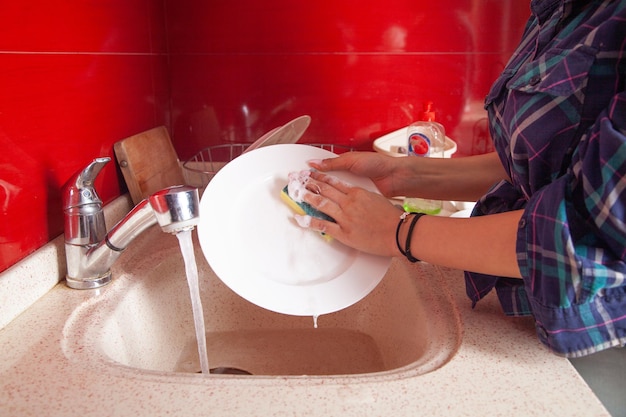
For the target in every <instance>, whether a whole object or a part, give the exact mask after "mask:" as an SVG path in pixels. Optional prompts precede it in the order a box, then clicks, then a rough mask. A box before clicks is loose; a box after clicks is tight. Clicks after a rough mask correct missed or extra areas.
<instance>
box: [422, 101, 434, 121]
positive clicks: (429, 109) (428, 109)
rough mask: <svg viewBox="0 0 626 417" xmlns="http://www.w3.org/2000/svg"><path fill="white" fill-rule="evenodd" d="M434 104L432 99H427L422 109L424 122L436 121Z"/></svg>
mask: <svg viewBox="0 0 626 417" xmlns="http://www.w3.org/2000/svg"><path fill="white" fill-rule="evenodd" d="M433 107H434V104H433V102H432V101H425V102H424V107H423V109H424V110H423V111H422V117H421V120H422V121H424V122H434V121H435V110H433Z"/></svg>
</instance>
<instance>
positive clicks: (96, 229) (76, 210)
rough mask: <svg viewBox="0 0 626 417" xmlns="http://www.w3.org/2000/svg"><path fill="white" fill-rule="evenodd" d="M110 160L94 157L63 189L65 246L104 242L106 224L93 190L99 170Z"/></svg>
mask: <svg viewBox="0 0 626 417" xmlns="http://www.w3.org/2000/svg"><path fill="white" fill-rule="evenodd" d="M110 160H111V158H109V157H103V158H96V159H94V160H93V161H92V162H91V163H89V165H87V166H86V167H85V168H84V169H83V170H82V171H79V172H78V173H76V174H75V175H74V176H73V177H72V178H70V180H69V181H68V182H67V183H66V184H65V186H64V188H63V211H64V212H65V243H66V245H79V246H84V245H94V244H96V243H98V242H100V241H101V240H102V239H104V236H105V235H106V224H105V221H104V212H103V211H102V200H100V197H98V194H97V193H96V190H95V188H94V187H93V183H94V180H95V179H96V176H98V173H99V172H100V170H102V168H103V167H104V166H105V165H106V164H107V163H108V162H109V161H110Z"/></svg>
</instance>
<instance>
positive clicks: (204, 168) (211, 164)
mask: <svg viewBox="0 0 626 417" xmlns="http://www.w3.org/2000/svg"><path fill="white" fill-rule="evenodd" d="M250 145H251V143H225V144H221V145H213V146H208V147H206V148H204V149H202V150H200V151H199V152H198V153H196V154H195V155H194V156H192V157H191V158H189V159H188V160H186V161H185V162H184V163H183V175H184V178H185V182H186V184H187V185H191V186H194V187H198V188H203V187H206V186H207V184H208V183H209V181H211V179H213V177H214V176H215V174H217V172H218V171H219V170H220V169H222V168H223V167H224V166H225V165H226V164H227V163H229V162H230V161H232V160H233V159H235V158H237V157H238V156H241V155H242V154H243V153H244V152H245V151H246V149H248V147H249V146H250ZM305 145H309V146H315V147H317V148H321V149H325V150H327V151H330V152H333V153H336V154H342V153H345V152H352V151H354V148H353V147H351V146H348V145H339V144H334V143H306V144H305ZM270 146H271V145H270Z"/></svg>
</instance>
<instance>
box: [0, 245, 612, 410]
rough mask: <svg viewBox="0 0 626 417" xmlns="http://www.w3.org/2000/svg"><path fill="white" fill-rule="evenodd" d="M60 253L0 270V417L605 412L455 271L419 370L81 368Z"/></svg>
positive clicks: (530, 332)
mask: <svg viewBox="0 0 626 417" xmlns="http://www.w3.org/2000/svg"><path fill="white" fill-rule="evenodd" d="M60 247H62V238H60V240H59V239H57V240H55V241H54V242H51V243H50V244H49V246H48V247H45V248H43V249H42V250H41V251H40V252H39V253H35V254H34V255H32V256H31V257H29V258H27V259H26V260H25V261H24V262H23V263H21V264H20V265H17V266H16V267H14V268H11V269H10V270H8V271H7V272H5V273H3V274H2V275H0V317H1V318H3V320H4V322H3V323H0V324H2V325H3V326H4V327H3V328H2V330H0V349H1V351H2V359H0V415H3V416H5V415H6V416H30V415H33V416H42V415H46V416H118V415H119V416H160V415H184V416H196V415H197V416H203V415H219V416H231V415H232V416H243V415H245V416H252V415H261V416H294V415H307V416H309V415H310V416H332V415H341V416H370V415H371V416H405V415H406V416H416V415H429V416H434V415H445V416H465V415H467V416H483V415H490V416H498V415H503V416H504V415H506V416H511V415H516V416H517V415H519V416H533V415H537V416H563V415H568V416H585V417H588V416H607V415H608V413H607V412H606V410H605V409H604V407H603V406H602V405H601V403H600V402H599V401H598V399H597V398H596V397H595V395H594V394H593V393H592V391H591V390H590V388H589V387H588V386H587V385H586V384H585V382H584V381H583V380H582V378H581V377H580V376H579V374H578V373H577V372H576V370H575V369H574V368H573V367H572V365H571V364H570V363H569V361H567V360H566V359H564V358H560V357H558V356H555V355H553V354H552V353H550V352H548V351H547V350H546V349H545V348H544V347H543V346H542V345H541V344H540V343H539V342H538V340H537V338H536V337H535V334H534V326H533V323H532V320H529V319H519V318H517V319H516V318H508V317H505V316H504V315H503V314H502V312H501V310H500V307H499V305H498V302H497V298H496V297H495V296H488V297H487V298H486V299H485V300H484V301H483V302H481V303H479V305H478V306H477V308H476V309H474V310H472V309H471V308H470V303H469V301H468V300H467V299H466V297H465V288H464V282H463V275H462V273H461V272H460V271H455V270H447V269H446V270H442V273H443V276H444V278H445V279H446V280H448V282H449V289H450V292H451V295H452V298H453V302H454V303H456V305H457V306H458V310H459V313H460V316H461V320H462V328H463V330H462V341H461V345H460V347H459V349H458V351H457V353H456V354H455V355H454V356H453V357H452V359H451V360H450V361H449V362H448V363H447V364H445V365H444V366H442V367H441V368H439V369H437V370H435V371H433V372H430V373H427V374H425V375H421V376H416V377H411V378H398V379H395V380H394V379H392V378H391V379H390V378H387V379H385V380H384V381H382V380H373V379H371V378H367V377H363V378H357V379H354V378H353V379H351V380H350V381H351V382H350V383H347V382H346V380H342V379H333V378H330V377H329V378H322V379H319V378H318V379H317V381H316V382H315V383H311V384H307V383H306V380H305V379H304V378H302V379H289V378H282V377H267V378H262V379H259V378H256V379H254V378H253V379H246V378H239V379H237V380H229V379H228V378H212V377H208V378H207V377H204V376H202V375H197V376H194V377H190V376H189V375H185V377H184V378H183V377H176V376H168V377H165V376H159V375H155V374H147V373H142V372H136V373H133V372H129V371H128V369H122V368H120V367H110V368H107V369H104V370H103V369H99V368H90V367H84V366H81V365H80V363H77V362H76V361H71V360H70V359H68V357H67V356H66V355H65V354H64V349H63V343H64V340H65V337H64V334H63V332H64V328H65V323H66V321H67V319H68V317H70V315H71V314H72V312H73V311H74V310H75V309H76V308H77V307H78V306H80V305H81V304H82V303H84V302H86V301H87V300H88V299H89V298H90V297H93V294H92V293H91V291H76V290H71V289H68V288H66V287H65V285H64V284H63V283H59V284H55V282H56V281H57V280H58V276H59V271H60V270H63V268H60V267H58V263H59V262H63V259H62V256H59V252H61V249H60ZM50 287H52V288H51V289H50ZM37 291H38V292H39V293H38V292H37ZM24 292H27V293H29V294H30V295H28V294H24ZM38 297H40V298H38ZM31 304H32V305H31ZM21 310H25V311H23V312H21V314H20V311H21ZM13 316H17V317H15V318H14V319H13ZM96 370H97V371H96Z"/></svg>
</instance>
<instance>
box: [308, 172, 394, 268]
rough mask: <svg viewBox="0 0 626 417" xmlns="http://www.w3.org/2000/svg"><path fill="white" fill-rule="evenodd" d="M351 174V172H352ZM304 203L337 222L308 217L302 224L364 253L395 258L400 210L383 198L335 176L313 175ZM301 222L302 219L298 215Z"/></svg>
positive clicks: (314, 173)
mask: <svg viewBox="0 0 626 417" xmlns="http://www.w3.org/2000/svg"><path fill="white" fill-rule="evenodd" d="M352 172H354V171H352ZM307 189H308V190H309V191H311V192H310V193H306V194H305V197H304V201H306V202H307V203H309V204H310V205H311V206H313V207H314V208H316V209H318V210H319V211H321V212H324V213H326V214H328V215H329V216H331V217H332V218H334V219H335V221H336V223H333V222H329V221H325V220H321V219H318V218H311V219H310V222H308V220H309V219H307V221H306V222H305V221H298V223H299V224H301V225H306V224H308V227H309V228H311V229H313V230H317V231H320V232H324V233H327V234H329V235H330V236H332V237H333V238H335V239H336V240H338V241H340V242H341V243H343V244H345V245H347V246H350V247H353V248H355V249H358V250H361V251H363V252H367V253H371V254H375V255H382V256H396V255H398V254H399V252H398V249H397V247H396V243H395V229H396V227H397V225H398V221H399V217H400V215H401V214H402V210H401V209H399V208H397V207H395V206H393V205H392V204H391V203H390V202H389V201H388V200H387V199H386V198H385V197H383V196H381V195H380V194H376V193H373V192H370V191H367V190H365V189H363V188H360V187H355V186H352V185H350V184H347V183H345V182H344V181H341V180H340V179H338V178H337V177H333V176H331V175H327V174H323V173H320V172H312V173H311V177H310V179H309V181H308V183H307ZM300 220H303V219H302V216H300Z"/></svg>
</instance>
